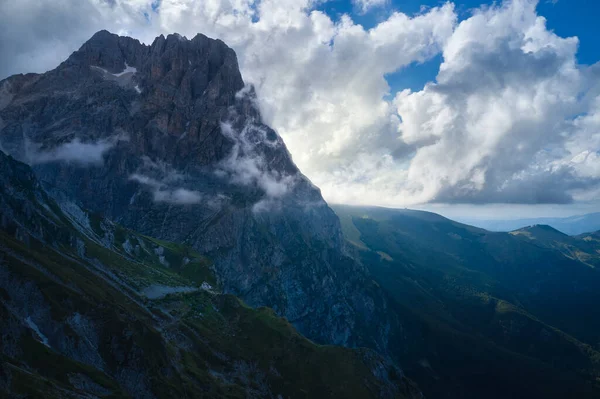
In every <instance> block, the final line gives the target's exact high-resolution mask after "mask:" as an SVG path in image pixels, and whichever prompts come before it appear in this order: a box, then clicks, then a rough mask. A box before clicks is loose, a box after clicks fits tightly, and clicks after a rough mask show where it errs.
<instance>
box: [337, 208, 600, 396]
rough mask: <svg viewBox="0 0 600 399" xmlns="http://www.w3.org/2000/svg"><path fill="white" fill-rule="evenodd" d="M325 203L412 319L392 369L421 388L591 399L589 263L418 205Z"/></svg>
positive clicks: (592, 293)
mask: <svg viewBox="0 0 600 399" xmlns="http://www.w3.org/2000/svg"><path fill="white" fill-rule="evenodd" d="M334 209H335V211H336V212H337V213H338V215H340V220H341V221H342V223H343V224H348V223H351V224H352V226H344V231H351V230H353V229H355V230H357V231H358V232H359V233H360V234H359V236H358V239H360V242H361V243H362V246H357V247H356V248H357V252H358V253H359V256H360V257H361V259H362V261H363V263H364V264H365V265H367V266H368V267H369V270H370V271H371V272H372V273H373V275H374V277H375V278H376V280H377V281H378V282H379V284H380V285H381V286H382V287H383V288H384V289H385V290H386V291H387V292H388V294H389V295H390V297H392V298H393V299H394V300H395V303H396V309H397V311H398V312H399V314H401V315H402V316H401V318H402V319H403V320H409V318H410V317H411V315H412V317H413V318H414V319H416V320H420V321H421V323H422V325H423V333H422V338H421V341H417V345H416V346H415V347H414V348H412V351H408V353H406V354H405V355H404V356H405V360H404V362H403V363H402V365H403V367H404V369H405V370H406V372H407V373H408V374H409V375H410V376H411V377H412V378H414V379H415V380H416V381H417V382H418V383H419V385H420V386H421V387H423V390H424V392H425V394H426V395H427V394H430V395H435V397H448V398H451V397H499V398H500V397H523V398H525V397H564V396H571V395H574V396H578V395H581V396H586V395H588V396H590V397H594V396H596V395H598V390H597V389H598V388H592V385H591V384H594V383H595V381H596V379H597V378H598V375H599V371H600V363H599V362H600V354H599V353H598V352H597V351H596V349H595V348H594V346H595V345H596V343H597V342H598V341H596V337H597V331H598V330H597V328H596V327H595V326H596V324H595V323H596V320H597V313H596V312H597V311H598V306H596V305H597V304H598V303H600V302H599V298H598V296H597V293H598V287H600V284H599V280H598V276H597V274H596V272H595V271H594V270H593V269H591V268H590V267H589V266H588V265H584V264H583V263H581V262H578V261H574V260H572V259H568V258H566V257H565V256H564V255H562V254H561V253H560V252H558V251H556V250H554V249H549V248H546V247H540V246H538V245H534V244H532V243H531V242H529V239H527V240H525V239H523V238H521V237H518V236H514V235H511V234H508V233H490V232H487V231H485V230H482V229H479V228H474V227H471V226H467V225H463V224H461V223H457V222H454V221H451V220H449V219H446V218H443V217H441V216H439V215H435V214H431V213H427V212H420V211H408V210H392V209H384V208H367V207H349V206H334ZM557 233H558V232H557ZM558 234H559V235H560V234H561V233H558ZM350 238H351V239H352V240H354V241H355V240H356V239H357V236H356V232H355V234H354V235H353V236H351V237H350ZM574 289H575V290H576V291H574ZM557 327H558V328H557ZM561 330H562V331H561ZM563 331H564V332H563ZM569 334H571V335H569ZM575 337H577V338H575ZM575 373H578V374H579V376H576V375H575ZM586 380H587V381H588V382H585V381H586ZM486 386H487V387H488V388H486ZM450 387H453V388H450ZM448 388H450V391H452V392H453V393H448V392H447V391H446V389H448ZM571 390H573V391H574V390H579V391H580V393H578V394H574V393H572V392H570V391H571ZM586 392H587V393H586ZM453 395H454V396H453ZM494 395H496V396H494Z"/></svg>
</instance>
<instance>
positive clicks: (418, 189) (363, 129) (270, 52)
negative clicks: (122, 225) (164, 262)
mask: <svg viewBox="0 0 600 399" xmlns="http://www.w3.org/2000/svg"><path fill="white" fill-rule="evenodd" d="M319 3H320V2H319V1H314V0H277V1H276V0H262V1H260V2H255V1H252V0H207V1H200V0H162V1H161V2H160V3H154V4H155V5H156V4H158V5H159V6H158V9H157V10H156V11H155V10H154V9H153V7H152V2H151V1H150V0H110V1H109V0H82V1H75V0H52V1H50V0H36V1H33V0H22V1H19V2H16V1H6V2H2V3H0V24H2V26H5V27H10V29H6V30H5V31H4V32H5V33H3V34H2V35H1V36H0V51H1V52H2V54H3V55H4V56H3V62H2V63H1V64H0V76H6V75H7V74H9V73H16V72H26V71H28V70H31V69H33V70H36V71H43V70H46V69H49V68H52V67H54V66H56V65H57V64H58V62H59V61H60V60H62V59H64V58H66V57H67V56H68V54H69V53H70V52H71V51H73V50H75V49H76V48H78V47H79V46H80V45H81V43H83V42H84V41H85V40H86V39H87V38H89V37H90V36H91V35H92V34H93V33H94V32H95V31H97V30H99V29H102V28H105V29H109V30H111V31H113V32H115V33H120V34H129V35H132V36H134V37H136V38H139V39H140V40H142V41H144V42H146V43H149V42H151V41H152V39H153V38H154V37H155V36H156V35H158V34H160V33H171V32H179V33H181V34H183V35H186V36H188V37H192V36H194V35H195V34H196V33H197V32H198V31H201V32H202V33H204V34H206V35H208V36H211V37H215V38H219V39H222V40H223V41H225V42H226V43H227V44H228V45H230V46H231V47H233V48H234V49H235V50H236V52H237V54H238V58H239V61H240V66H241V69H242V74H243V76H244V79H245V81H246V82H247V83H252V84H254V85H255V87H256V90H257V93H258V98H259V100H260V107H261V111H262V113H263V115H264V118H265V120H266V122H267V123H268V124H269V125H270V126H272V127H273V128H274V129H275V130H277V132H278V133H279V134H280V135H281V137H282V138H283V139H284V141H285V142H286V144H287V146H288V148H289V150H290V152H291V153H292V155H293V157H294V161H295V162H296V164H297V165H298V166H299V167H300V169H301V170H302V172H304V173H305V174H306V175H308V177H309V178H310V179H311V180H312V181H313V182H314V183H315V184H316V185H318V186H319V187H320V188H321V190H322V193H323V195H324V196H325V198H326V199H327V200H329V201H335V202H346V203H367V204H379V205H392V206H403V205H413V204H418V203H428V202H451V203H456V202H464V203H490V202H509V203H549V202H557V203H564V202H569V201H572V200H576V201H577V200H589V199H590V198H592V199H594V197H595V196H597V195H598V194H599V193H600V186H599V178H600V176H599V175H598V170H599V168H600V167H599V166H598V165H599V162H600V160H599V156H598V152H599V150H600V138H599V131H600V97H599V93H600V90H598V89H599V88H600V87H599V84H598V83H596V82H600V79H598V77H600V67H598V66H590V67H588V66H582V65H579V64H578V63H577V58H576V53H577V47H578V40H577V39H576V38H563V37H560V36H558V35H556V34H555V33H553V32H552V31H550V30H548V28H547V27H546V24H545V20H544V18H542V17H540V16H539V15H537V12H536V6H537V1H535V0H512V1H510V0H505V1H504V2H502V3H499V4H497V5H493V6H486V7H482V8H481V9H479V10H475V11H474V13H473V15H471V16H469V17H467V18H466V19H464V20H462V21H459V20H458V18H457V14H456V13H455V10H454V6H453V4H452V3H450V2H449V3H446V4H443V5H441V6H439V7H434V8H430V9H426V10H424V11H423V12H422V13H420V14H418V15H414V16H408V15H405V14H403V13H401V12H388V15H387V17H386V18H385V19H383V20H382V21H381V22H379V23H378V24H376V25H375V26H374V27H372V28H370V29H365V28H364V27H363V26H361V25H359V24H357V23H355V22H354V21H353V19H352V16H349V15H344V16H342V17H341V18H339V20H335V21H334V20H332V18H330V17H329V16H328V15H326V14H324V13H322V12H320V11H318V10H317V9H316V8H315V7H316V5H318V4H319ZM379 3H384V2H382V1H377V0H375V1H374V0H362V1H359V0H356V1H355V2H354V4H355V6H356V7H359V8H360V9H361V10H362V11H367V10H369V9H370V8H371V7H373V6H376V5H379ZM154 8H156V7H154ZM439 54H441V55H442V59H443V63H442V65H441V67H440V69H439V73H438V75H437V78H436V80H435V82H430V83H429V84H427V85H426V86H425V87H424V88H423V89H422V90H419V91H415V92H412V91H409V90H400V91H399V92H394V93H390V87H389V86H388V84H387V82H386V79H385V76H386V74H389V73H394V72H397V71H401V70H402V68H404V67H406V66H408V65H411V64H414V63H421V62H426V61H427V60H429V59H431V58H432V57H434V56H436V55H439ZM251 166H252V165H249V167H251ZM266 189H272V188H269V187H266ZM274 189H277V186H276V187H275V188H274Z"/></svg>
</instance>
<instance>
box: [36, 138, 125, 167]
mask: <svg viewBox="0 0 600 399" xmlns="http://www.w3.org/2000/svg"><path fill="white" fill-rule="evenodd" d="M117 142H118V140H100V141H97V142H90V143H84V142H82V141H81V140H80V139H78V138H75V139H73V141H69V142H67V143H64V144H62V145H60V146H58V147H56V148H52V149H48V150H45V149H42V148H40V146H39V145H36V144H34V143H31V142H29V144H28V146H27V149H26V150H27V151H26V157H27V162H28V163H29V164H31V165H35V164H41V163H48V162H57V161H63V162H74V163H77V164H80V165H102V162H103V157H104V154H105V153H106V152H107V151H108V150H110V149H111V148H113V147H114V146H115V145H116V143H117Z"/></svg>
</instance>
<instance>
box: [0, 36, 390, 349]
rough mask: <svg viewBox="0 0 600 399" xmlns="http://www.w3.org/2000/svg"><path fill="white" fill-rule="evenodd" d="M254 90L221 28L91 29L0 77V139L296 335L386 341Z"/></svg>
mask: <svg viewBox="0 0 600 399" xmlns="http://www.w3.org/2000/svg"><path fill="white" fill-rule="evenodd" d="M254 100H255V94H254V92H253V90H252V88H249V87H246V86H245V85H244V82H243V80H242V77H241V74H240V72H239V69H238V64H237V59H236V56H235V53H234V52H233V50H231V49H230V48H228V47H227V46H226V45H225V44H224V43H223V42H221V41H218V40H212V39H209V38H207V37H205V36H203V35H197V36H196V37H194V38H193V39H191V40H188V39H186V38H183V37H181V36H179V35H169V36H168V37H166V38H165V37H163V36H160V37H158V38H157V39H156V40H155V41H154V43H152V45H150V46H146V45H143V44H141V43H139V42H138V41H136V40H133V39H131V38H126V37H119V36H116V35H113V34H110V33H108V32H106V31H101V32H98V33H97V34H96V35H94V36H93V37H92V38H91V39H90V40H89V41H88V42H87V43H85V44H84V45H83V46H82V47H81V49H80V50H78V51H77V52H75V53H73V54H72V55H71V57H69V59H67V60H66V61H65V62H63V63H62V64H61V65H60V66H59V67H58V68H56V69H55V70H52V71H49V72H47V73H45V74H41V75H35V74H28V75H16V76H13V77H10V78H8V79H6V80H4V81H2V82H0V146H1V148H2V149H3V150H4V151H5V152H7V153H9V154H11V155H13V156H14V157H15V158H17V159H19V160H22V161H24V162H26V163H28V164H30V165H32V167H33V169H34V171H35V174H36V175H37V177H38V178H39V179H40V180H41V181H42V182H43V184H44V186H45V187H46V188H47V189H49V190H51V191H54V192H61V193H65V195H66V197H67V198H69V199H73V200H76V201H78V202H79V203H80V204H81V205H83V206H84V207H86V208H88V209H90V210H92V211H95V212H100V213H102V214H103V215H104V216H106V217H107V218H109V219H111V220H114V221H116V222H118V223H120V224H122V225H124V226H126V227H128V228H131V229H133V230H136V231H139V232H141V233H143V234H147V235H149V236H153V237H158V238H161V239H165V240H169V241H174V242H179V243H185V244H187V245H190V246H191V247H193V248H194V249H195V250H197V251H199V252H200V253H202V254H203V255H205V256H207V257H208V258H210V259H212V261H213V262H214V263H213V265H214V266H213V267H214V271H215V273H216V275H217V278H218V280H219V283H220V285H221V286H222V287H223V289H224V291H225V292H229V293H233V294H236V295H238V296H240V297H241V298H242V299H244V300H245V301H246V302H247V303H249V304H251V305H253V306H259V305H266V306H270V307H272V308H273V309H274V310H275V311H276V312H277V313H278V314H279V315H282V316H285V317H286V318H287V319H288V320H289V321H290V322H291V323H292V324H293V325H294V326H296V327H297V328H298V329H299V330H300V332H302V333H303V334H305V335H306V336H308V337H309V338H311V339H313V340H315V341H317V342H321V343H332V344H342V345H347V346H359V345H360V346H368V347H372V348H376V349H379V350H381V351H385V350H386V348H387V342H388V335H389V331H390V328H391V327H392V325H394V324H395V323H397V321H395V320H390V316H389V315H388V313H391V312H388V311H387V309H386V301H385V299H384V297H383V296H382V294H381V293H380V290H379V289H378V288H377V286H376V285H375V284H374V283H373V282H372V280H371V279H370V277H369V276H368V274H367V272H366V271H365V269H364V268H363V266H362V265H360V264H359V263H357V262H356V261H354V260H353V259H352V258H351V257H350V256H348V254H346V252H345V250H344V247H343V238H342V234H341V229H340V225H339V221H338V219H337V217H336V216H335V214H334V213H333V212H332V211H331V209H330V208H329V207H328V206H327V204H326V203H325V202H324V200H323V199H322V197H321V195H320V192H319V190H318V189H317V188H316V187H314V186H313V185H312V184H311V183H310V181H309V180H308V179H307V178H306V177H304V176H303V175H302V174H301V173H300V172H299V171H298V169H297V168H296V166H295V165H294V163H293V161H292V159H291V157H290V155H289V153H288V152H287V150H286V148H285V145H284V143H283V141H282V140H281V138H280V137H279V136H278V135H277V133H276V132H274V131H273V130H272V129H270V128H269V127H268V126H266V125H265V124H264V123H263V122H262V120H261V116H260V113H259V111H258V109H257V107H256V106H255V101H254Z"/></svg>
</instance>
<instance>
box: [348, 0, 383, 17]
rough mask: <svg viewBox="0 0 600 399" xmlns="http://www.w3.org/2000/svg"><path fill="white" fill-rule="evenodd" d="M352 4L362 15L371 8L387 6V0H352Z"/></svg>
mask: <svg viewBox="0 0 600 399" xmlns="http://www.w3.org/2000/svg"><path fill="white" fill-rule="evenodd" d="M352 3H353V4H354V5H355V6H356V7H358V9H359V10H360V12H361V13H363V14H364V13H366V12H368V11H369V10H371V9H373V8H377V7H382V6H384V5H386V4H388V3H389V0H353V1H352Z"/></svg>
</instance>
